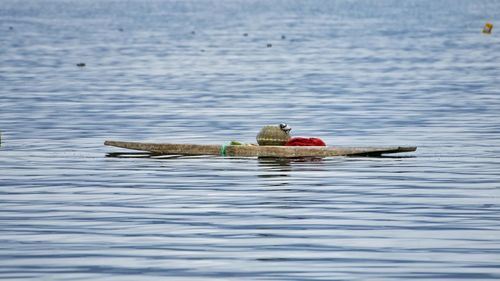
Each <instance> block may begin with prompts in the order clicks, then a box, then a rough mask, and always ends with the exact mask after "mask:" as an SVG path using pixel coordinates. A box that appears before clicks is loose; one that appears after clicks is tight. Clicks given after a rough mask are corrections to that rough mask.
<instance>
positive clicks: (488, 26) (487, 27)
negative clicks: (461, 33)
mask: <svg viewBox="0 0 500 281" xmlns="http://www.w3.org/2000/svg"><path fill="white" fill-rule="evenodd" d="M492 30H493V24H492V23H489V22H487V23H486V24H485V25H484V28H483V33H484V34H491V31H492Z"/></svg>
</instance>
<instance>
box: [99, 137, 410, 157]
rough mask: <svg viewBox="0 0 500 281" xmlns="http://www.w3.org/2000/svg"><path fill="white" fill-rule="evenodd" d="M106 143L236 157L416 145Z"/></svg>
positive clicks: (382, 150)
mask: <svg viewBox="0 0 500 281" xmlns="http://www.w3.org/2000/svg"><path fill="white" fill-rule="evenodd" d="M104 144H105V145H109V146H114V147H120V148H126V149H133V150H140V151H148V152H151V153H153V154H157V155H223V156H236V157H238V156H239V157H287V158H289V157H331V156H349V155H381V154H388V153H399V152H411V151H415V150H416V149H417V148H416V147H414V146H381V147H378V146H377V147H341V146H328V147H325V146H258V145H255V146H252V145H213V144H210V145H202V144H170V143H141V142H126V141H105V142H104Z"/></svg>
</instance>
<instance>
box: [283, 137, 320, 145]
mask: <svg viewBox="0 0 500 281" xmlns="http://www.w3.org/2000/svg"><path fill="white" fill-rule="evenodd" d="M285 145H286V146H326V144H325V142H324V141H323V140H321V139H319V138H291V139H289V140H288V142H287V143H286V144H285Z"/></svg>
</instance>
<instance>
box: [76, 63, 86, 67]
mask: <svg viewBox="0 0 500 281" xmlns="http://www.w3.org/2000/svg"><path fill="white" fill-rule="evenodd" d="M76 66H78V67H84V66H85V64H84V63H83V62H80V63H77V64H76Z"/></svg>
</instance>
